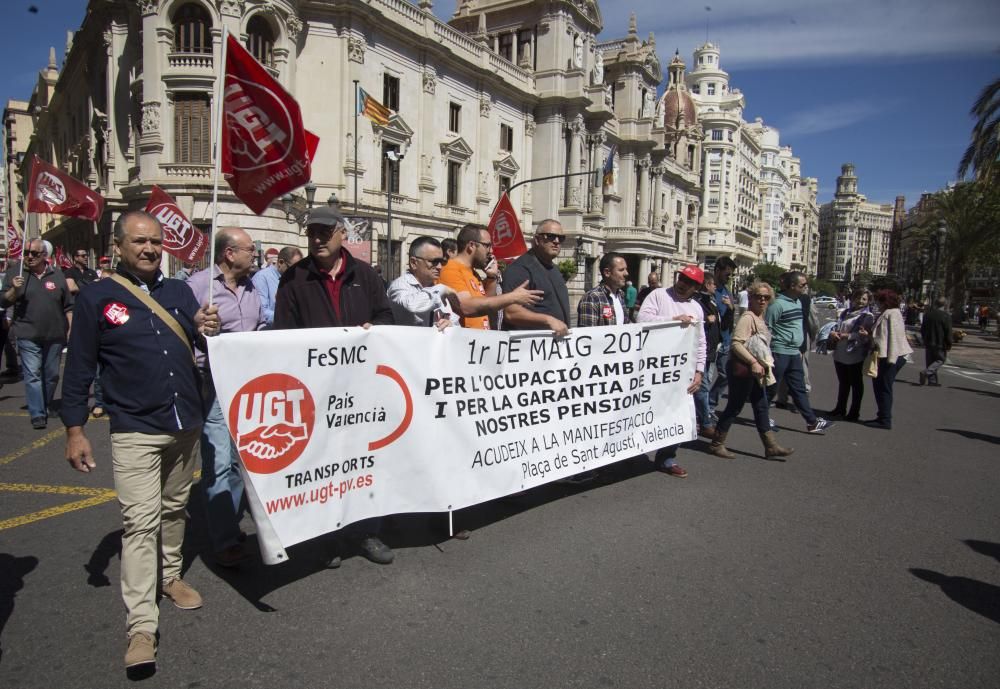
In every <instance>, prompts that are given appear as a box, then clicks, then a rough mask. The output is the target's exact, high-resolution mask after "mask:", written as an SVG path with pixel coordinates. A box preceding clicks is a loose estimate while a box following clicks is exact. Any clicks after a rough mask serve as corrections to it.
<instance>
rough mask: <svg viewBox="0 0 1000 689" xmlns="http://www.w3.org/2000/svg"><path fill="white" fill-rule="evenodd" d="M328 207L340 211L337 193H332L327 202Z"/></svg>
mask: <svg viewBox="0 0 1000 689" xmlns="http://www.w3.org/2000/svg"><path fill="white" fill-rule="evenodd" d="M326 205H328V206H329V207H330V208H335V209H337V210H340V199H338V198H337V194H336V192H331V193H330V198H328V199H327V200H326Z"/></svg>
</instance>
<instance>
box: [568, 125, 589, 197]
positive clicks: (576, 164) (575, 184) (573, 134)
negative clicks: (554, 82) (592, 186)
mask: <svg viewBox="0 0 1000 689" xmlns="http://www.w3.org/2000/svg"><path fill="white" fill-rule="evenodd" d="M566 129H567V130H568V131H569V133H570V139H569V166H568V169H567V172H569V173H571V174H572V173H577V172H581V169H580V148H581V146H582V145H583V135H584V132H585V131H586V125H585V124H584V122H583V115H580V114H577V115H576V116H575V117H574V118H573V119H571V120H570V121H569V124H567V125H566ZM581 183H582V180H581V178H580V177H568V178H567V179H566V184H567V186H568V187H569V193H568V194H567V202H566V205H567V206H568V207H570V208H579V207H580V206H581V205H582V203H583V199H582V198H581V196H582V194H581V189H582V188H583V187H582V184H581Z"/></svg>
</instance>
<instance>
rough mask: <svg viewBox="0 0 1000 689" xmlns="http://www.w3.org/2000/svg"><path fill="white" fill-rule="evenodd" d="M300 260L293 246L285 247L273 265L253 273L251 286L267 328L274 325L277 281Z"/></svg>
mask: <svg viewBox="0 0 1000 689" xmlns="http://www.w3.org/2000/svg"><path fill="white" fill-rule="evenodd" d="M301 258H302V252H301V251H299V250H298V249H296V248H295V247H294V246H286V247H284V248H283V249H282V250H281V251H279V252H278V260H277V261H276V262H275V263H274V265H268V266H266V267H265V268H262V269H261V270H258V271H257V272H256V273H254V276H253V286H254V289H255V290H257V294H258V295H259V296H260V304H261V306H263V307H264V320H266V321H267V327H268V328H270V327H271V325H273V324H274V301H275V297H276V296H277V294H278V281H279V280H281V276H282V275H284V274H285V271H286V270H288V269H289V268H291V267H292V266H293V265H295V264H296V263H297V262H298V261H299V259H301Z"/></svg>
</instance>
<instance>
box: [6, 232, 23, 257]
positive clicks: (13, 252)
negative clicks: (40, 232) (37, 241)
mask: <svg viewBox="0 0 1000 689" xmlns="http://www.w3.org/2000/svg"><path fill="white" fill-rule="evenodd" d="M21 248H22V244H21V234H20V233H19V232H18V231H17V228H15V227H14V225H13V224H12V223H7V260H8V261H13V260H14V259H18V258H21Z"/></svg>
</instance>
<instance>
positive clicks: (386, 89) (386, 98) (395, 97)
mask: <svg viewBox="0 0 1000 689" xmlns="http://www.w3.org/2000/svg"><path fill="white" fill-rule="evenodd" d="M382 105H384V106H385V107H387V108H389V109H390V110H392V111H393V112H399V79H397V78H396V77H394V76H392V75H391V74H383V75H382Z"/></svg>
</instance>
